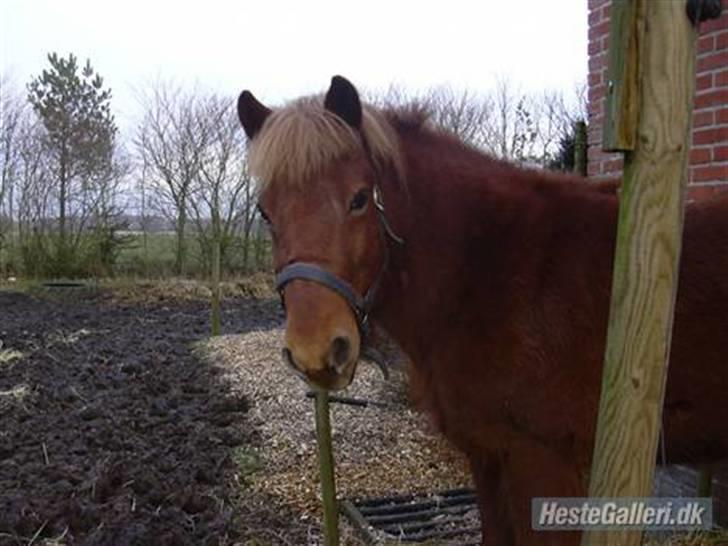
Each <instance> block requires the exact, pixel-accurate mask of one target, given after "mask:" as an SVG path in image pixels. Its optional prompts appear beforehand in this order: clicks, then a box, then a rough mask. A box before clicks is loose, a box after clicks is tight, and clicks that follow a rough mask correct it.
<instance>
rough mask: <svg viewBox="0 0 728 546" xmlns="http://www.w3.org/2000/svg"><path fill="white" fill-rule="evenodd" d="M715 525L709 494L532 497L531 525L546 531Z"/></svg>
mask: <svg viewBox="0 0 728 546" xmlns="http://www.w3.org/2000/svg"><path fill="white" fill-rule="evenodd" d="M712 525H713V503H712V500H711V499H710V498H709V497H708V498H702V497H694V498H687V497H686V498H667V497H664V498H658V497H654V498H653V497H647V498H589V497H562V498H558V497H554V498H547V497H537V498H534V499H532V500H531V526H532V527H533V529H536V530H543V531H586V530H596V531H610V530H623V529H643V530H665V531H667V530H670V531H672V530H676V531H678V530H679V531H691V530H697V529H710V528H711V527H712Z"/></svg>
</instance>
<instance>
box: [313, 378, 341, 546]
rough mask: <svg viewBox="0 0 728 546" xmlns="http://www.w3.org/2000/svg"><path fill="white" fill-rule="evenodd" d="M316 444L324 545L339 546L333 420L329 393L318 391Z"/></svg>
mask: <svg viewBox="0 0 728 546" xmlns="http://www.w3.org/2000/svg"><path fill="white" fill-rule="evenodd" d="M315 403H316V444H317V445H318V460H319V473H320V480H321V496H322V499H323V505H324V545H325V546H339V514H338V511H337V509H336V484H335V482H334V456H333V454H332V450H331V420H330V417H329V393H328V391H323V390H317V391H316V402H315Z"/></svg>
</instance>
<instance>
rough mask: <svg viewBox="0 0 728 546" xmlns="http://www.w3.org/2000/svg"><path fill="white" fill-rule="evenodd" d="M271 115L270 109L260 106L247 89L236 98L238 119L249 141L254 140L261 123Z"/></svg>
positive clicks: (261, 125)
mask: <svg viewBox="0 0 728 546" xmlns="http://www.w3.org/2000/svg"><path fill="white" fill-rule="evenodd" d="M270 113H271V109H270V108H267V107H266V106H264V105H263V104H261V103H260V102H259V101H258V99H256V98H255V97H254V96H253V94H252V93H251V92H250V91H248V90H247V89H246V90H245V91H243V92H242V93H240V97H238V118H239V119H240V124H241V125H242V126H243V129H245V134H246V135H248V138H249V139H250V140H253V138H255V135H256V134H258V131H260V128H261V127H263V123H264V122H265V120H266V119H267V118H268V116H269V115H270Z"/></svg>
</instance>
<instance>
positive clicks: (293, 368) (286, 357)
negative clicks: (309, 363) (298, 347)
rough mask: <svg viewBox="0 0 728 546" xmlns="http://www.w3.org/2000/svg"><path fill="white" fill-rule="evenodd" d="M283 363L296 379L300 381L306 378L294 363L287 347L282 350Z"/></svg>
mask: <svg viewBox="0 0 728 546" xmlns="http://www.w3.org/2000/svg"><path fill="white" fill-rule="evenodd" d="M283 362H285V363H286V364H287V365H288V367H289V368H290V369H291V371H292V372H293V373H294V374H296V375H297V376H298V377H300V378H301V379H305V378H306V376H305V374H304V373H303V371H301V369H300V368H299V367H298V365H297V364H296V361H295V360H293V353H291V351H290V350H289V349H288V348H287V347H286V348H284V349H283Z"/></svg>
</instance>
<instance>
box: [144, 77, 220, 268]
mask: <svg viewBox="0 0 728 546" xmlns="http://www.w3.org/2000/svg"><path fill="white" fill-rule="evenodd" d="M140 102H141V105H142V107H143V108H144V115H143V119H142V121H141V123H140V124H139V126H138V127H137V132H136V136H135V138H134V144H135V148H136V152H137V155H138V156H139V158H140V159H141V163H143V164H144V165H145V166H146V167H147V169H146V174H147V179H148V181H149V186H148V188H149V189H150V190H151V192H152V196H150V197H151V199H150V204H153V205H154V206H155V207H156V209H157V210H158V212H159V213H160V214H162V215H163V216H165V217H167V218H168V219H170V220H172V221H173V222H174V226H175V234H176V240H177V244H176V247H177V248H176V256H175V269H176V272H177V274H178V275H184V274H185V267H186V262H187V245H186V240H185V231H186V229H187V224H188V216H189V213H190V206H191V204H190V196H191V193H192V191H193V185H194V182H195V179H196V178H197V177H198V176H199V171H200V163H201V160H202V158H201V156H202V153H203V149H204V147H205V139H206V138H207V136H206V135H205V134H204V133H203V132H201V131H200V130H199V129H200V128H199V124H198V119H197V116H196V112H195V107H196V106H195V95H194V94H193V93H184V92H183V91H182V90H181V89H180V88H179V87H175V86H173V85H172V84H169V83H157V84H156V85H155V86H154V88H153V89H152V91H151V92H150V93H148V94H143V95H141V96H140Z"/></svg>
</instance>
